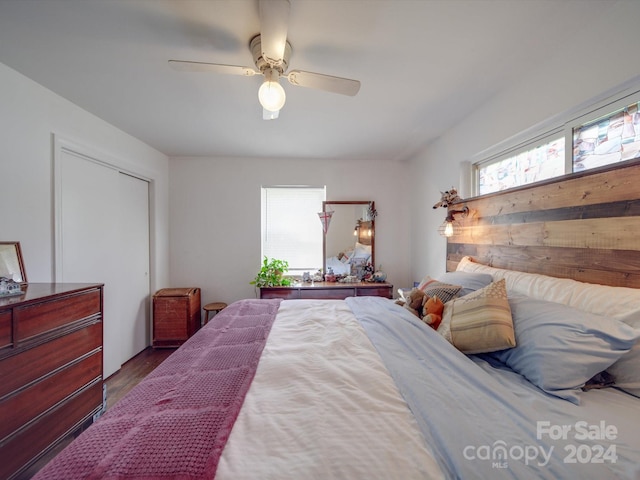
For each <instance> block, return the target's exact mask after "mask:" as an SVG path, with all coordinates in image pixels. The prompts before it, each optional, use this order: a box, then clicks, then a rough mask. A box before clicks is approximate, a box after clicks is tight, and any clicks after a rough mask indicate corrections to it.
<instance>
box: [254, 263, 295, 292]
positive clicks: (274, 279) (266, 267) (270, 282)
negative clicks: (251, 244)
mask: <svg viewBox="0 0 640 480" xmlns="http://www.w3.org/2000/svg"><path fill="white" fill-rule="evenodd" d="M288 270H289V262H287V261H286V260H278V259H275V258H272V259H268V258H267V257H264V260H263V261H262V268H261V269H260V271H259V272H258V275H256V278H255V279H254V280H253V281H252V282H250V284H251V285H255V286H256V287H280V286H288V285H291V279H290V278H287V277H285V276H284V274H285V273H287V271H288Z"/></svg>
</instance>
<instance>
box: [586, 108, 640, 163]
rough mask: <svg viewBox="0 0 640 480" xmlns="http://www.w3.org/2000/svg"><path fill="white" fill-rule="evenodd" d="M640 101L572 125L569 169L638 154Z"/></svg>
mask: <svg viewBox="0 0 640 480" xmlns="http://www.w3.org/2000/svg"><path fill="white" fill-rule="evenodd" d="M639 105H640V102H634V103H632V104H631V105H627V106H626V107H624V108H620V109H618V110H616V111H615V112H613V113H611V114H609V115H607V116H605V117H603V118H599V119H597V120H595V121H592V122H590V123H587V124H585V125H581V126H578V127H576V128H574V129H573V171H574V172H579V171H581V170H587V169H589V168H596V167H601V166H604V165H609V164H612V163H617V162H623V161H625V160H633V159H635V158H640V113H638V106H639Z"/></svg>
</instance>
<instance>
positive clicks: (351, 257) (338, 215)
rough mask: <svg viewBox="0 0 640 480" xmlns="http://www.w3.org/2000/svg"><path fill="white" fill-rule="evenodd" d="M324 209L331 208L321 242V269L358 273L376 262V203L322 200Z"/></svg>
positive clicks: (337, 272)
mask: <svg viewBox="0 0 640 480" xmlns="http://www.w3.org/2000/svg"><path fill="white" fill-rule="evenodd" d="M322 211H323V212H333V214H332V215H331V222H330V223H329V227H328V229H327V231H326V233H325V234H324V237H323V242H322V257H323V266H322V267H323V271H324V272H325V273H326V272H327V271H328V269H329V268H331V269H332V270H333V273H334V274H336V275H341V274H346V275H351V274H359V273H360V272H361V271H362V267H363V266H364V265H366V264H371V265H372V266H374V265H375V205H374V202H372V201H329V200H327V201H325V202H322Z"/></svg>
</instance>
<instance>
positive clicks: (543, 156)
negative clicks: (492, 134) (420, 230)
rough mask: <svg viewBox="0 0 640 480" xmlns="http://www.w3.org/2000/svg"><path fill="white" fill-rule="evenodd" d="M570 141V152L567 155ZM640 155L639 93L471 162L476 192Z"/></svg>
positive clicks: (624, 97)
mask: <svg viewBox="0 0 640 480" xmlns="http://www.w3.org/2000/svg"><path fill="white" fill-rule="evenodd" d="M565 145H569V146H570V151H571V155H567V154H565V152H566V150H567V148H568V147H565ZM638 158H640V92H635V93H632V94H628V95H625V96H623V97H622V98H620V99H617V100H614V101H608V102H606V103H605V104H604V105H603V106H594V107H593V109H592V110H591V111H589V112H588V113H585V114H583V115H581V116H579V117H573V118H572V119H570V120H568V121H566V123H564V124H562V125H561V126H558V127H556V129H555V130H551V131H549V132H547V133H546V134H543V135H541V136H538V137H537V138H535V139H533V140H531V141H528V142H524V143H522V144H521V145H520V146H518V147H515V148H511V149H509V150H507V151H503V152H502V153H499V154H497V155H493V156H492V157H490V158H488V159H485V160H482V161H479V162H477V163H475V164H474V165H473V172H474V179H475V181H474V185H473V187H474V191H473V192H472V193H473V194H474V195H485V194H487V193H492V192H497V191H500V190H505V189H507V188H513V187H518V186H521V185H526V184H529V183H533V182H538V181H541V180H546V179H548V178H553V177H558V176H560V175H564V174H566V173H572V172H580V171H583V170H588V169H591V168H597V167H602V166H605V165H611V164H614V163H618V162H624V161H627V160H634V159H638Z"/></svg>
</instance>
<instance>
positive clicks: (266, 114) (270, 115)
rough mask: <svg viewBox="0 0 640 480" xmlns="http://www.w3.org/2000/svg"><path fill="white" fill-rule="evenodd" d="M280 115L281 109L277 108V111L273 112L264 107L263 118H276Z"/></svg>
mask: <svg viewBox="0 0 640 480" xmlns="http://www.w3.org/2000/svg"><path fill="white" fill-rule="evenodd" d="M279 115H280V110H276V111H275V112H272V111H270V110H267V109H266V108H263V109H262V119H263V120H275V119H276V118H278V116H279Z"/></svg>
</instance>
